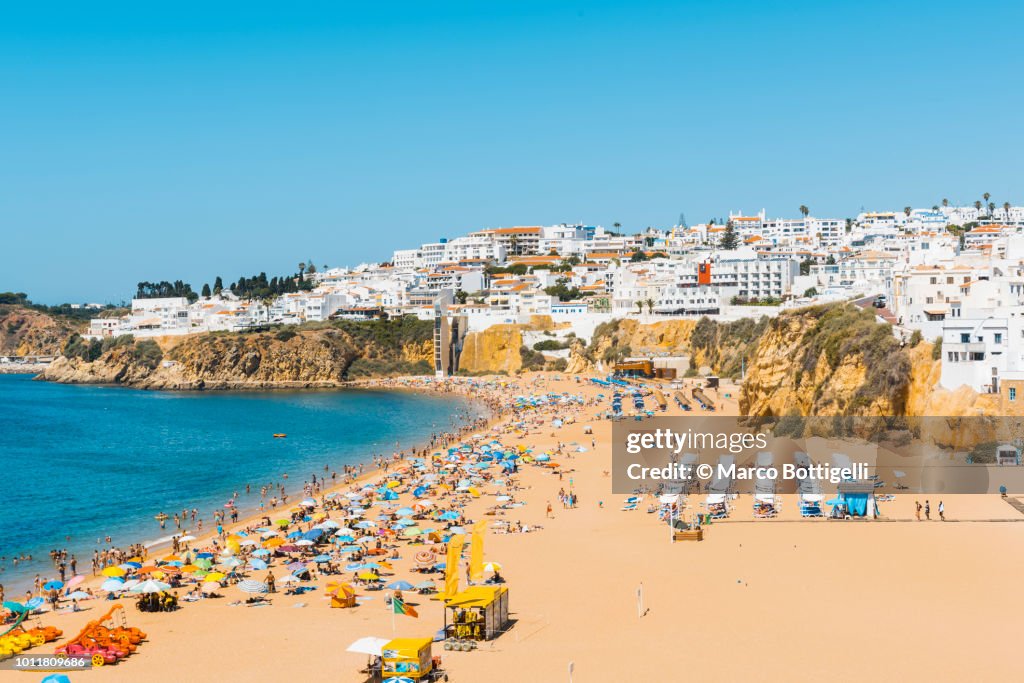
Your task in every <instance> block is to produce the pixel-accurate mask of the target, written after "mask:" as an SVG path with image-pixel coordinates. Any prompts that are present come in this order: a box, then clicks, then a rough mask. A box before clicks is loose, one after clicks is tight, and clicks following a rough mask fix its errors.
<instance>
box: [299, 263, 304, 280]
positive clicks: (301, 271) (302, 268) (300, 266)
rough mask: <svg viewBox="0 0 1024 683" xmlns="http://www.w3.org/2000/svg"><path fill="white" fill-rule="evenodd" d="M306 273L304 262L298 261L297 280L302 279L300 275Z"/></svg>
mask: <svg viewBox="0 0 1024 683" xmlns="http://www.w3.org/2000/svg"><path fill="white" fill-rule="evenodd" d="M305 271H306V262H305V261H299V279H300V280H301V279H302V274H303V273H304V272H305Z"/></svg>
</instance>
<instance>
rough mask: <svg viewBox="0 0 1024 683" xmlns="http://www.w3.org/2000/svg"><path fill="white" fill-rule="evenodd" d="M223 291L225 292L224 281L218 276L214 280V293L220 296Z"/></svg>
mask: <svg viewBox="0 0 1024 683" xmlns="http://www.w3.org/2000/svg"><path fill="white" fill-rule="evenodd" d="M222 291H224V281H223V280H221V279H220V275H218V276H217V277H216V278H214V280H213V293H214V294H220V293H221V292H222Z"/></svg>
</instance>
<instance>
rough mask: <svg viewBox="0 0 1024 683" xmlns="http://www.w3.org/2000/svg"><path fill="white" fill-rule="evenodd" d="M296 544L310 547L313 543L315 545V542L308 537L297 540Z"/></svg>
mask: <svg viewBox="0 0 1024 683" xmlns="http://www.w3.org/2000/svg"><path fill="white" fill-rule="evenodd" d="M295 545H297V546H301V547H309V546H311V545H314V543H313V541H311V540H309V539H308V538H303V539H302V540H300V541H295Z"/></svg>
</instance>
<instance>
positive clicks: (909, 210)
mask: <svg viewBox="0 0 1024 683" xmlns="http://www.w3.org/2000/svg"><path fill="white" fill-rule="evenodd" d="M911 211H913V209H911V208H910V207H909V206H904V207H903V213H904V215H906V217H907V218H910V212H911Z"/></svg>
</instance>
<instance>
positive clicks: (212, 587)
mask: <svg viewBox="0 0 1024 683" xmlns="http://www.w3.org/2000/svg"><path fill="white" fill-rule="evenodd" d="M220 588H221V585H220V584H219V583H217V582H216V581H206V582H204V583H203V585H202V586H200V587H199V590H201V591H203V592H204V593H215V592H217V591H218V590H220Z"/></svg>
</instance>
